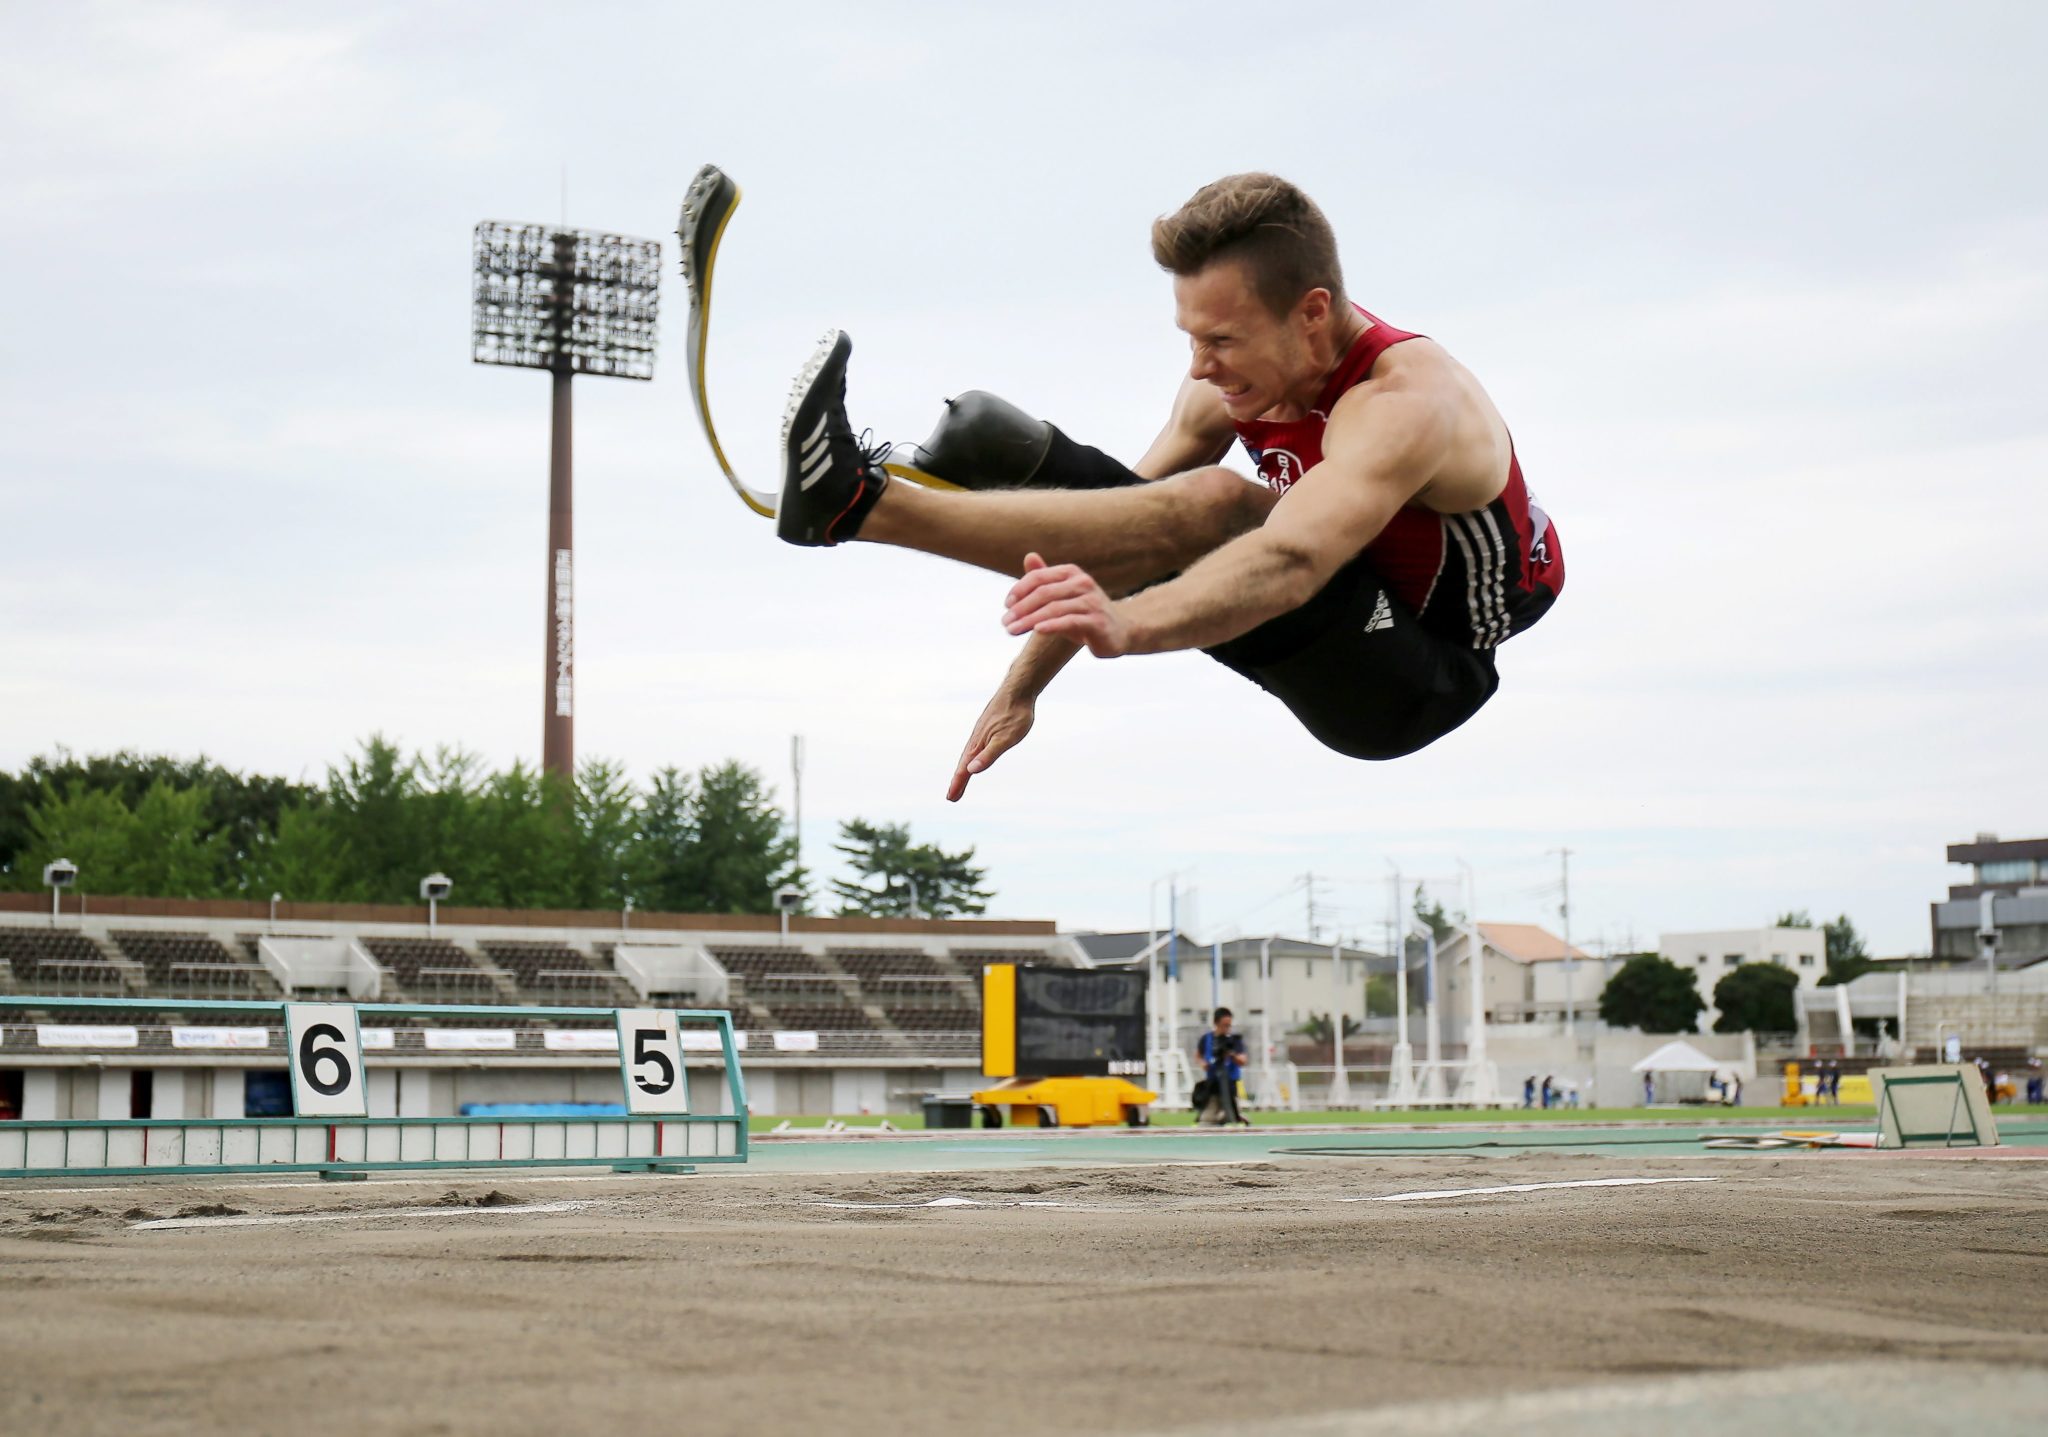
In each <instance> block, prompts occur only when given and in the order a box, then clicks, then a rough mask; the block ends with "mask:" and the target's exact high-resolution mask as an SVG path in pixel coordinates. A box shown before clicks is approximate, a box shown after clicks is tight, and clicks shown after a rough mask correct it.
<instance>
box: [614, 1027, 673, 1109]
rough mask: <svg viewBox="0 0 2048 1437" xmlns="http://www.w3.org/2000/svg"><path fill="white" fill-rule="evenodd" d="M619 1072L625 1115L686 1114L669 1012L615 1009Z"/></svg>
mask: <svg viewBox="0 0 2048 1437" xmlns="http://www.w3.org/2000/svg"><path fill="white" fill-rule="evenodd" d="M619 1070H620V1072H621V1074H622V1075H623V1076H624V1078H625V1082H626V1111H627V1112H629V1113H635V1114H638V1113H687V1112H689V1111H690V1085H689V1082H688V1081H687V1080H686V1079H685V1077H684V1075H683V1040H682V1037H681V1035H680V1033H679V1031H678V1028H677V1025H676V1015H675V1014H674V1013H673V1012H670V1011H669V1010H667V1009H665V1008H621V1009H619Z"/></svg>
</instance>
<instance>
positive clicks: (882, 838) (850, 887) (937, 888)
mask: <svg viewBox="0 0 2048 1437" xmlns="http://www.w3.org/2000/svg"><path fill="white" fill-rule="evenodd" d="M834 847H835V848H837V850H838V851H839V852H840V853H841V854H843V855H844V856H845V858H846V862H847V866H848V867H850V868H851V869H853V871H854V872H855V873H856V874H857V875H859V877H860V879H862V880H867V879H878V880H880V887H870V886H869V885H868V883H866V882H861V881H849V880H847V879H843V878H836V879H834V880H833V881H832V893H833V896H834V897H835V898H837V899H838V900H839V913H840V916H841V917H848V916H861V917H868V918H908V917H910V916H911V904H912V899H911V887H912V884H913V882H914V883H915V885H916V891H917V897H916V910H917V916H919V917H922V918H952V917H956V916H958V915H961V914H973V913H986V912H987V911H988V900H989V899H991V898H993V897H995V891H994V890H993V889H989V888H983V887H982V886H981V884H982V880H983V879H985V878H987V877H988V870H987V869H985V868H977V867H976V866H975V864H974V849H973V848H972V847H971V846H970V847H967V848H963V849H960V850H958V851H957V852H952V853H949V852H947V851H946V850H945V849H943V848H940V847H939V846H938V845H937V844H931V843H912V842H911V841H910V825H908V824H905V823H882V824H875V823H869V822H867V821H866V820H865V819H859V818H852V819H848V820H846V821H845V822H844V823H841V824H840V825H839V842H838V843H837V844H835V845H834Z"/></svg>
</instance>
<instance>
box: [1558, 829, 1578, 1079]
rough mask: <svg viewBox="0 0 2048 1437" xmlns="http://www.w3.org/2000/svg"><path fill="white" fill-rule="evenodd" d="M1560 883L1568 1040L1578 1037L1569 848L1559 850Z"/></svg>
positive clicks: (1559, 904) (1566, 1035) (1560, 913)
mask: <svg viewBox="0 0 2048 1437" xmlns="http://www.w3.org/2000/svg"><path fill="white" fill-rule="evenodd" d="M1557 866H1558V883H1559V885H1560V889H1559V898H1558V903H1557V916H1558V918H1559V919H1560V920H1561V921H1562V922H1563V924H1564V1035H1565V1037H1566V1038H1567V1039H1571V1038H1576V1037H1577V1036H1578V1007H1579V1000H1578V993H1577V990H1576V989H1575V988H1574V987H1573V978H1574V974H1575V971H1576V969H1577V966H1578V965H1577V964H1576V963H1574V962H1573V961H1572V851H1571V850H1570V849H1569V848H1560V849H1558V850H1557Z"/></svg>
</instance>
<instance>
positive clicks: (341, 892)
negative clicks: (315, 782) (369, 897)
mask: <svg viewBox="0 0 2048 1437" xmlns="http://www.w3.org/2000/svg"><path fill="white" fill-rule="evenodd" d="M243 888H244V890H245V891H246V892H247V893H248V895H249V896H250V897H252V898H257V899H266V898H268V897H269V896H270V895H271V894H273V893H276V894H281V895H282V896H283V897H285V898H287V899H289V900H291V901H292V902H294V903H348V902H353V901H356V900H359V899H360V898H361V897H362V896H363V895H362V894H361V892H360V891H358V890H357V889H355V888H354V887H352V886H351V875H350V874H349V872H348V869H347V865H346V863H345V862H344V859H343V854H342V844H341V839H340V837H339V835H338V834H337V833H336V832H335V825H334V813H333V810H332V809H330V808H329V807H327V806H326V805H325V804H323V803H319V802H317V801H316V802H312V803H305V804H300V805H298V806H295V807H292V808H287V809H286V810H285V811H284V812H283V813H281V814H279V815H278V820H277V832H276V833H274V834H270V835H268V836H266V837H265V838H264V839H263V840H262V841H261V842H260V843H259V844H258V846H257V848H256V850H255V852H253V853H252V854H250V855H249V858H248V866H247V880H246V881H245V883H244V884H243Z"/></svg>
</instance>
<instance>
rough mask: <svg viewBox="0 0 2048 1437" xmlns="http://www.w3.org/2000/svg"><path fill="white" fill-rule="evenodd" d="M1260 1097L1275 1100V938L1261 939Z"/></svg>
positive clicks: (1269, 1100) (1263, 1099)
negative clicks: (1261, 1055)
mask: <svg viewBox="0 0 2048 1437" xmlns="http://www.w3.org/2000/svg"><path fill="white" fill-rule="evenodd" d="M1259 1051H1260V1053H1262V1054H1263V1055H1264V1056H1263V1057H1262V1058H1261V1059H1260V1060H1259V1097H1260V1099H1261V1100H1262V1101H1264V1102H1267V1103H1270V1102H1272V1101H1273V939H1272V937H1271V936H1270V935H1269V936H1267V937H1264V938H1261V939H1260V940H1259Z"/></svg>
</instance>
